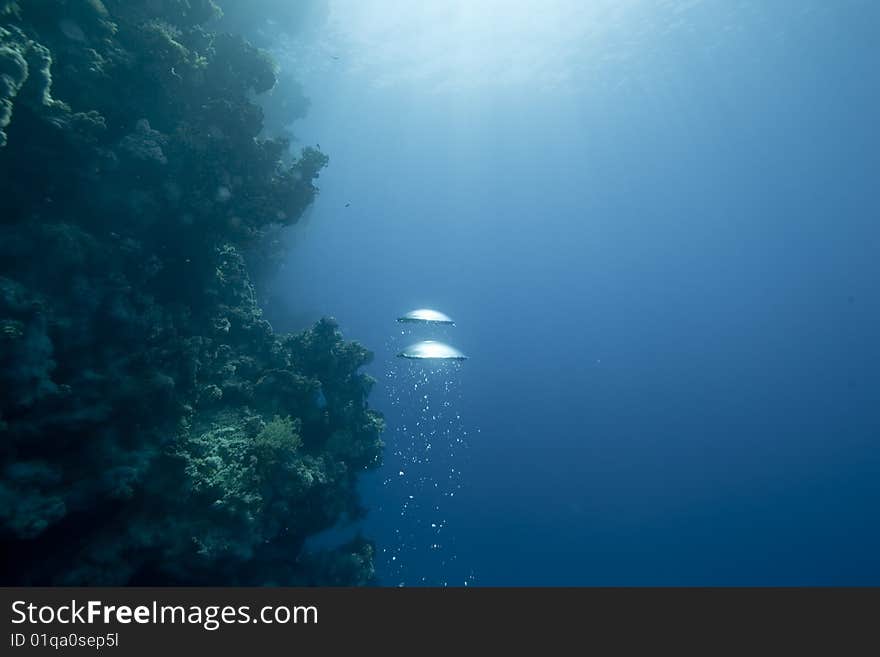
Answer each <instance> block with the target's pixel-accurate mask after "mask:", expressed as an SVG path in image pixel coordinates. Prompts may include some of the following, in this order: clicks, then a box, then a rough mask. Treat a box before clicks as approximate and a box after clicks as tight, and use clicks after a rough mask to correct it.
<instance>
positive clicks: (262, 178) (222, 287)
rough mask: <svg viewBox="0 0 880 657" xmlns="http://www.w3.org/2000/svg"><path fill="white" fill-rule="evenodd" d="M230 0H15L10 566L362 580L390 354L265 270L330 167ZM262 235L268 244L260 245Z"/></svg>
mask: <svg viewBox="0 0 880 657" xmlns="http://www.w3.org/2000/svg"><path fill="white" fill-rule="evenodd" d="M217 16H219V11H218V8H217V6H216V5H215V4H214V3H213V2H212V1H211V0H103V1H102V0H28V2H18V3H15V2H2V3H0V541H2V547H3V550H4V553H5V555H6V558H5V559H4V560H3V565H2V567H0V572H2V579H0V583H2V584H5V585H10V584H70V585H73V584H86V585H94V584H103V585H118V584H160V585H161V584H208V585H212V584H217V585H221V584H222V585H238V584H241V585H296V584H364V583H368V582H370V581H371V578H372V573H373V565H372V553H373V549H372V546H371V544H370V543H369V542H368V541H366V540H364V539H362V538H358V539H357V540H355V541H353V542H351V543H349V544H346V545H344V546H341V547H339V548H337V549H335V550H326V551H321V552H318V553H312V552H309V551H308V550H307V549H306V548H305V544H306V539H307V538H308V537H309V536H311V535H313V534H315V533H316V532H319V531H322V530H324V529H327V528H329V527H332V526H334V525H335V524H337V523H339V522H344V521H346V520H348V519H355V518H357V517H359V515H360V514H361V513H363V509H362V508H361V507H360V504H359V502H358V497H357V493H356V482H357V478H358V476H359V474H360V473H361V472H363V471H364V470H366V469H370V468H374V467H376V466H377V465H378V464H379V462H380V459H381V454H382V442H381V439H380V434H381V431H382V419H381V417H380V416H379V415H378V414H377V413H375V412H374V411H372V410H370V408H369V406H368V403H367V396H368V394H369V392H370V388H371V386H372V384H373V381H372V380H371V379H370V378H369V377H368V376H367V375H365V374H363V373H362V372H361V371H360V369H361V367H362V366H364V365H365V364H367V363H368V362H369V360H370V357H371V354H370V353H369V352H368V351H367V350H366V349H364V348H363V347H361V346H360V345H358V344H356V343H350V342H345V341H344V340H343V339H342V336H341V334H340V332H339V330H338V328H337V326H336V324H335V323H334V322H333V321H332V320H330V319H325V320H322V321H321V322H319V323H318V324H316V325H315V326H314V327H312V328H311V329H309V330H307V331H305V332H303V333H300V334H297V335H279V334H276V333H275V332H274V331H273V329H272V327H271V326H270V325H269V324H268V322H266V321H265V320H264V319H263V317H262V312H261V309H260V307H259V304H258V302H257V294H256V291H255V287H256V285H258V284H259V278H257V279H256V282H255V278H254V276H255V272H258V273H259V272H264V271H265V267H264V263H262V262H254V261H253V260H254V258H253V256H252V255H251V256H249V255H248V254H265V253H266V247H265V240H266V239H267V236H272V235H273V234H274V232H275V231H276V230H277V228H278V226H288V225H291V224H293V223H295V222H296V221H297V220H298V218H299V217H300V216H301V215H302V213H303V211H304V210H305V209H306V208H307V207H308V206H309V204H310V203H311V202H312V201H313V199H314V197H315V194H316V193H317V188H316V187H315V180H316V178H317V177H318V176H319V174H320V171H321V169H322V168H323V167H324V166H326V164H327V162H328V160H327V157H326V156H325V155H324V154H323V153H321V152H320V151H319V150H317V149H314V148H305V149H303V150H302V151H301V152H300V153H296V154H294V155H293V156H291V155H290V152H291V151H290V148H289V142H288V141H287V140H286V139H284V138H265V137H263V136H261V135H262V129H263V117H262V111H261V109H260V107H259V105H258V104H257V103H256V102H255V99H254V98H255V95H256V94H261V93H265V92H267V91H269V90H270V89H272V87H273V86H274V84H275V80H276V73H277V71H276V69H275V66H274V65H273V63H272V61H271V60H270V59H269V57H268V56H266V55H265V54H264V53H263V52H262V51H260V50H259V49H257V48H255V47H253V46H251V45H250V44H249V43H248V42H247V41H245V40H244V39H242V38H240V37H238V36H234V35H230V34H218V33H214V32H212V31H211V29H210V27H209V26H210V25H212V24H213V23H212V22H211V21H212V20H213V19H215V18H216V17H217ZM249 257H250V260H248V258H249Z"/></svg>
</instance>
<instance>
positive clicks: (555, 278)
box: [267, 0, 880, 585]
mask: <svg viewBox="0 0 880 657" xmlns="http://www.w3.org/2000/svg"><path fill="white" fill-rule="evenodd" d="M422 4H423V3H382V2H366V3H359V4H357V5H354V4H353V3H345V2H339V3H333V2H331V3H330V10H329V12H327V13H326V14H322V18H321V20H322V23H321V24H320V25H315V26H313V29H312V30H311V31H306V32H304V33H303V34H301V35H299V36H298V37H297V38H295V39H293V40H292V42H291V43H290V44H288V45H287V50H286V51H283V53H286V56H287V57H288V58H289V62H290V64H291V66H296V67H299V70H301V71H303V73H302V74H301V78H302V82H303V88H304V90H305V93H306V95H308V96H309V97H310V99H311V108H310V113H309V115H308V117H307V118H305V119H304V120H302V121H299V122H297V124H296V126H295V131H296V134H297V137H298V138H299V139H300V140H301V141H302V142H303V143H315V142H317V143H320V144H321V148H322V149H323V150H324V151H325V152H327V153H328V154H329V155H330V158H331V161H330V166H329V168H328V169H327V170H326V171H325V172H323V173H322V176H321V179H320V181H319V184H320V187H321V194H320V197H319V199H318V200H317V202H316V203H315V205H314V207H313V209H312V210H311V211H310V215H309V217H308V219H307V221H306V222H305V223H304V224H302V225H301V226H299V227H298V228H297V229H295V230H294V231H293V232H292V233H291V236H290V239H291V253H290V257H289V261H288V262H287V263H286V265H285V267H284V269H283V271H282V273H281V275H280V276H279V278H278V280H277V283H276V289H275V290H274V291H273V293H274V297H273V302H272V305H271V306H270V307H269V308H268V311H267V312H268V315H269V317H270V319H272V320H273V324H275V325H276V328H278V329H281V330H284V329H296V328H301V327H302V326H305V325H306V324H307V322H308V321H310V320H312V319H314V318H316V317H318V316H320V315H323V314H333V315H334V316H335V317H336V318H337V319H338V321H339V322H340V325H341V328H342V329H343V331H344V332H345V334H346V337H348V338H353V339H357V340H359V341H361V342H363V343H364V344H365V345H367V346H368V347H370V348H371V349H373V350H374V351H375V353H376V358H375V361H374V362H373V363H372V364H371V365H370V367H369V368H368V371H369V372H370V373H371V374H372V375H373V376H374V377H375V378H376V379H377V385H376V388H375V390H374V392H373V394H372V396H371V404H372V405H373V406H374V407H375V408H377V409H379V410H381V411H382V412H383V413H384V414H385V417H386V420H387V423H388V429H387V432H386V434H385V442H386V444H387V449H386V456H385V465H384V466H383V468H382V469H381V470H380V471H379V472H377V473H373V474H369V475H366V476H365V477H364V481H363V486H362V490H363V495H364V503H365V505H366V506H367V507H368V508H369V509H370V512H369V514H368V515H367V517H366V518H365V519H364V520H363V521H362V522H361V523H360V525H359V526H358V527H357V528H349V529H347V530H345V531H355V530H356V529H360V530H362V531H363V532H364V534H365V535H367V536H369V537H370V538H371V539H373V540H375V541H376V544H377V547H378V549H379V557H380V558H379V559H378V567H379V577H380V581H381V582H382V583H383V584H386V585H397V584H406V585H418V584H450V585H464V584H468V585H514V584H517V585H573V584H578V585H581V584H583V585H830V584H845V585H866V584H872V585H877V584H880V559H878V557H877V555H878V554H880V525H878V522H877V517H878V516H877V509H878V507H880V445H878V440H880V403H878V402H880V374H878V372H880V347H878V336H880V299H878V294H877V284H878V281H880V258H878V249H880V222H878V219H880V196H878V194H877V191H876V190H877V172H878V171H880V130H878V123H877V120H878V117H880V77H878V76H877V74H876V65H877V62H878V61H880V42H878V41H877V39H876V33H877V27H878V26H880V5H877V4H876V3H873V2H868V1H857V0H843V1H840V2H833V3H831V2H820V1H817V0H805V1H804V2H797V3H794V2H744V1H739V0H735V1H728V0H724V1H722V0H706V1H704V2H693V1H689V2H685V1H684V0H673V1H667V2H660V1H656V2H647V1H645V2H620V3H610V2H596V3H576V2H565V1H562V0H559V1H555V2H542V3H537V2H512V3H496V2H486V3H485V4H483V3H463V2H462V3H459V2H451V3H436V5H437V6H432V5H431V3H427V4H426V5H425V6H424V7H422V6H421V5H422ZM415 5H419V7H415ZM441 5H442V6H441ZM432 7H433V8H432ZM417 307H432V308H436V309H438V310H442V311H443V312H446V313H448V314H449V315H451V316H452V317H453V318H454V319H455V320H456V326H455V327H453V328H444V329H443V330H442V331H440V330H437V331H435V330H432V329H430V328H428V327H421V328H417V329H404V328H402V327H401V325H399V324H397V323H396V322H395V318H396V317H397V316H398V315H400V314H401V313H404V312H406V311H408V310H411V309H413V308H417ZM409 331H411V332H409ZM402 333H405V334H402ZM430 337H438V338H442V339H445V340H448V341H449V342H450V343H451V344H453V345H455V346H456V347H458V348H459V349H461V350H463V351H464V352H466V353H467V354H468V355H469V356H470V359H469V360H468V361H466V362H464V363H462V364H460V365H446V366H427V367H426V366H422V365H418V364H413V363H410V362H406V361H402V360H401V359H397V358H395V354H396V353H397V352H398V351H399V350H400V348H401V347H402V346H405V344H406V343H408V341H412V340H414V339H418V338H430ZM428 445H430V447H428ZM400 473H403V474H400ZM410 496H412V497H410ZM432 525H433V526H432ZM328 540H331V539H328Z"/></svg>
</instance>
